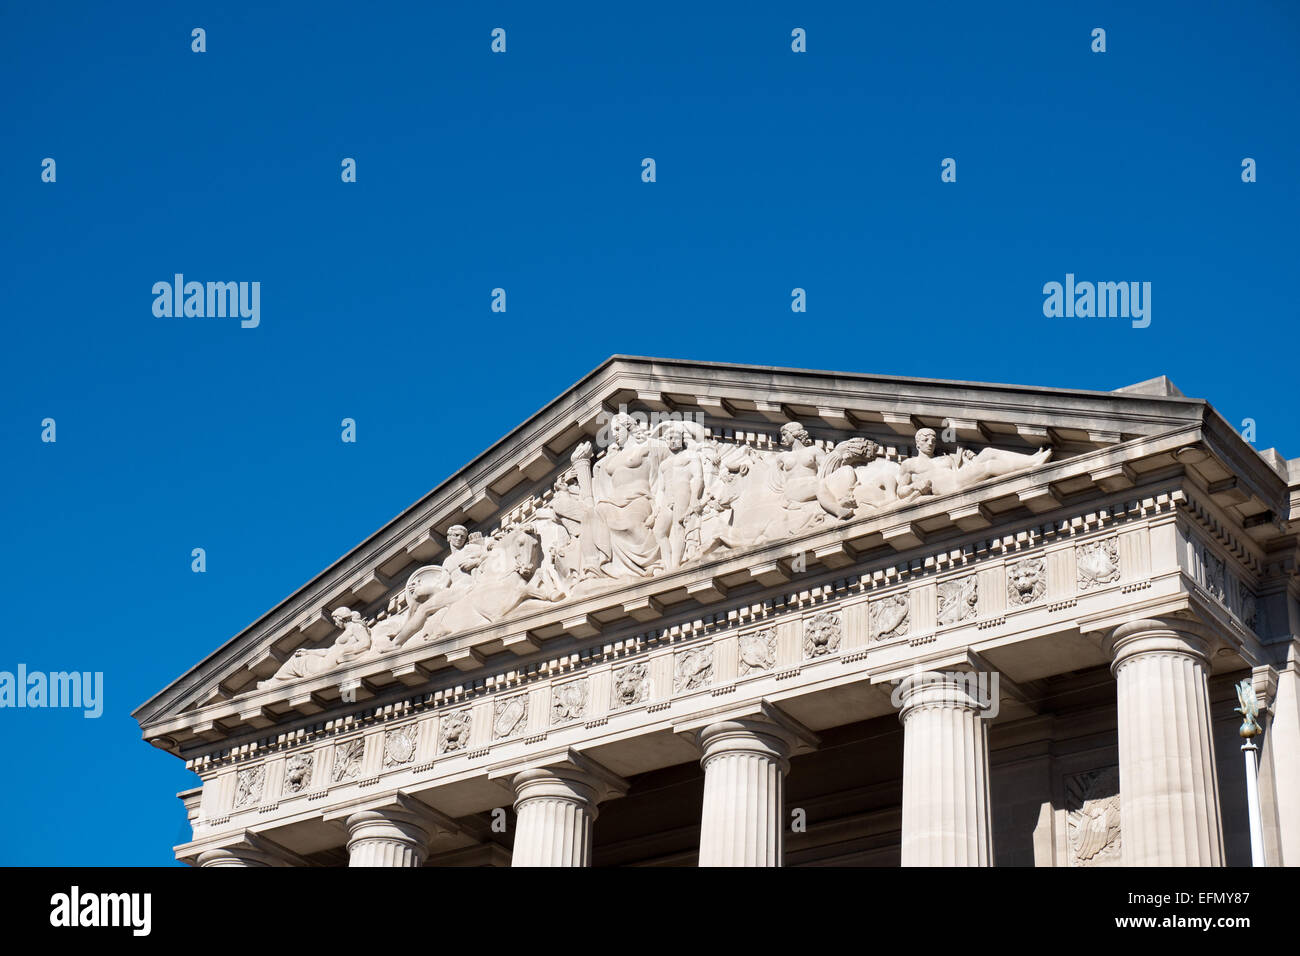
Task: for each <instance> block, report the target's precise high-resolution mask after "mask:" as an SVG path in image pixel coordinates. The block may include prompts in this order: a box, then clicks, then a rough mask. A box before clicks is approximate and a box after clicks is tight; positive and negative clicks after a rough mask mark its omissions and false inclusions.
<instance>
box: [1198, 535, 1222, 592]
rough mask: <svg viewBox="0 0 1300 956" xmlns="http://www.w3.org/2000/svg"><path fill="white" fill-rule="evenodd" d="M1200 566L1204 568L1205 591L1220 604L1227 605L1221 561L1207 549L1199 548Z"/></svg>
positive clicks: (1204, 547)
mask: <svg viewBox="0 0 1300 956" xmlns="http://www.w3.org/2000/svg"><path fill="white" fill-rule="evenodd" d="M1201 564H1202V567H1204V568H1205V590H1207V591H1209V592H1210V596H1211V597H1213V598H1214V599H1215V600H1216V601H1218V602H1219V603H1221V604H1225V603H1227V599H1228V590H1227V588H1226V587H1225V585H1224V580H1225V568H1224V564H1223V560H1222V559H1221V558H1220V557H1219V556H1218V555H1216V554H1215V553H1214V552H1213V551H1211V550H1210V549H1209V547H1207V546H1205V545H1202V546H1201Z"/></svg>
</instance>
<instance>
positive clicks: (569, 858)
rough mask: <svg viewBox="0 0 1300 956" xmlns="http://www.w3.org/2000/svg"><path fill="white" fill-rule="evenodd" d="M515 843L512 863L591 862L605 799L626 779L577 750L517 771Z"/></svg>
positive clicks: (512, 782) (621, 791)
mask: <svg viewBox="0 0 1300 956" xmlns="http://www.w3.org/2000/svg"><path fill="white" fill-rule="evenodd" d="M509 780H510V785H511V787H512V788H513V789H514V792H515V846H514V853H513V855H512V857H511V861H510V865H511V866H591V830H592V824H593V823H594V822H595V820H596V816H597V814H598V813H599V804H600V802H601V801H602V800H606V799H609V798H610V797H613V796H621V795H622V794H624V793H626V792H627V783H626V781H624V780H622V779H620V778H619V777H616V776H615V775H614V774H612V773H610V772H609V771H607V770H605V769H604V768H603V767H601V766H599V765H597V764H596V763H594V762H593V761H590V760H587V759H586V758H584V757H582V756H581V755H580V754H577V753H568V754H566V755H563V756H562V757H561V758H560V759H557V760H553V761H550V762H548V763H544V764H541V765H537V766H531V767H527V768H526V769H523V770H519V771H515V772H511V773H510V774H509Z"/></svg>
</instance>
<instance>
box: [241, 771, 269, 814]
mask: <svg viewBox="0 0 1300 956" xmlns="http://www.w3.org/2000/svg"><path fill="white" fill-rule="evenodd" d="M265 784H266V764H258V765H257V766H256V767H246V768H244V769H243V770H240V771H239V772H238V773H237V774H235V809H236V810H239V809H241V808H243V807H255V806H257V805H258V804H259V803H261V802H262V789H263V787H264V785H265Z"/></svg>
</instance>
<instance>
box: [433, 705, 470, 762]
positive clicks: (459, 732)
mask: <svg viewBox="0 0 1300 956" xmlns="http://www.w3.org/2000/svg"><path fill="white" fill-rule="evenodd" d="M470 726H471V715H470V712H469V711H468V710H458V711H454V712H453V713H450V714H444V715H443V718H442V721H441V726H440V728H439V730H438V753H440V754H446V753H453V752H455V751H457V750H464V749H465V748H466V747H468V746H469V731H470Z"/></svg>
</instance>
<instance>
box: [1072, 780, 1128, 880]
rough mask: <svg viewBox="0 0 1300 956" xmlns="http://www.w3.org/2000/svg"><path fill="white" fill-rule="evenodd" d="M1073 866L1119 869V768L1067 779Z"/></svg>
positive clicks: (1120, 852) (1120, 856)
mask: <svg viewBox="0 0 1300 956" xmlns="http://www.w3.org/2000/svg"><path fill="white" fill-rule="evenodd" d="M1065 798H1066V809H1067V814H1066V830H1067V834H1068V837H1069V841H1070V857H1069V865H1070V866H1117V865H1119V864H1120V862H1121V859H1122V855H1123V847H1122V846H1121V841H1120V816H1119V813H1120V798H1119V768H1118V767H1104V768H1102V769H1100V770H1089V771H1087V772H1085V773H1076V774H1071V775H1070V776H1068V777H1066V778H1065Z"/></svg>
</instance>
